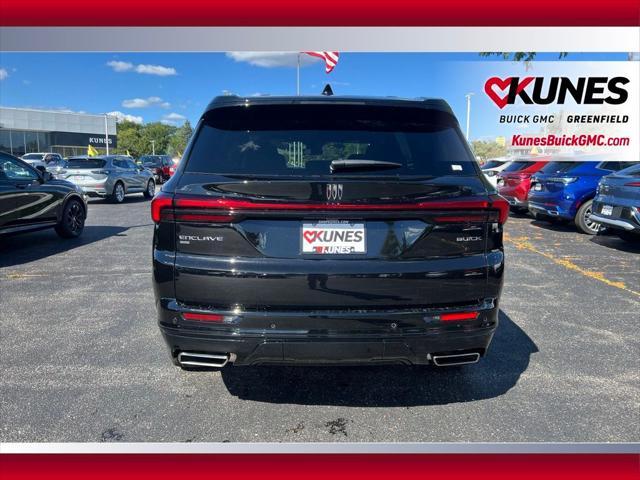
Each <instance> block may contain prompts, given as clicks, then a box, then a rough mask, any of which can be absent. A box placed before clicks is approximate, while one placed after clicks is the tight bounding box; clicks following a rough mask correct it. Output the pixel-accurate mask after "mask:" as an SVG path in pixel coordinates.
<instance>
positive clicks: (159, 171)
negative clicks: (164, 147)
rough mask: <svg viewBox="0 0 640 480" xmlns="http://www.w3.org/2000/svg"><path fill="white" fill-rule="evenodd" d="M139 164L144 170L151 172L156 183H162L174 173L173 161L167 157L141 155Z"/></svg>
mask: <svg viewBox="0 0 640 480" xmlns="http://www.w3.org/2000/svg"><path fill="white" fill-rule="evenodd" d="M140 162H142V165H143V166H144V167H145V168H148V169H149V170H151V171H152V172H153V176H154V177H155V180H156V183H158V184H160V183H164V182H166V181H167V180H169V179H170V178H171V176H172V175H173V173H174V172H175V168H174V163H173V160H171V157H170V156H169V155H143V156H142V157H140Z"/></svg>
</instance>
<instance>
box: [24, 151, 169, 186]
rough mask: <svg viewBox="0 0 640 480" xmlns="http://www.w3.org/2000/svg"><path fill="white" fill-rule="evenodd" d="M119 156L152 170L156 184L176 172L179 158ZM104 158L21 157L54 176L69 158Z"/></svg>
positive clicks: (59, 173)
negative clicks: (135, 158)
mask: <svg viewBox="0 0 640 480" xmlns="http://www.w3.org/2000/svg"><path fill="white" fill-rule="evenodd" d="M117 156H118V157H119V158H123V159H126V160H130V161H131V162H133V163H134V164H136V165H139V166H143V167H144V168H147V169H149V170H151V172H152V173H153V178H154V181H155V183H156V185H159V184H161V183H164V182H166V181H167V180H169V179H170V178H171V176H172V175H173V174H174V173H175V171H176V168H177V160H176V159H173V158H172V157H171V156H170V155H143V156H141V157H140V158H139V159H138V160H134V158H133V157H131V156H130V155H117ZM88 158H102V156H99V157H95V156H94V157H90V156H89V155H76V156H72V157H68V158H62V155H60V154H59V153H47V152H41V153H27V154H26V155H23V156H22V157H21V159H22V160H24V161H25V162H27V163H28V164H29V165H31V166H32V167H35V168H38V169H40V170H43V169H44V170H46V171H48V172H51V173H52V174H53V176H54V177H58V176H59V175H61V174H63V173H64V170H65V169H66V167H67V164H68V162H69V160H78V159H88Z"/></svg>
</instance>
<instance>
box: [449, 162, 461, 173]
mask: <svg viewBox="0 0 640 480" xmlns="http://www.w3.org/2000/svg"><path fill="white" fill-rule="evenodd" d="M451 170H453V171H454V172H456V171H457V172H461V171H462V165H458V164H455V163H454V164H452V165H451Z"/></svg>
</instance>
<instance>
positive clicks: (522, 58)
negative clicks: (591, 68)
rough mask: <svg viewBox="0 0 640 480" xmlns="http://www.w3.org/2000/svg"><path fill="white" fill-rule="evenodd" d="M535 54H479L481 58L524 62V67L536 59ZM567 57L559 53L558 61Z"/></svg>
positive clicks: (565, 53) (564, 53)
mask: <svg viewBox="0 0 640 480" xmlns="http://www.w3.org/2000/svg"><path fill="white" fill-rule="evenodd" d="M536 53H537V52H481V53H480V56H481V57H491V56H497V57H502V59H503V60H513V61H514V62H524V64H525V65H529V64H530V63H531V62H533V60H534V59H535V58H536ZM567 55H568V53H567V52H560V54H559V55H558V58H559V59H562V58H564V57H566V56H567Z"/></svg>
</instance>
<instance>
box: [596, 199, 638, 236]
mask: <svg viewBox="0 0 640 480" xmlns="http://www.w3.org/2000/svg"><path fill="white" fill-rule="evenodd" d="M605 203H606V204H607V205H611V206H612V207H613V211H612V214H611V215H602V214H601V213H599V212H601V211H602V206H603V205H604V204H605ZM590 218H591V220H593V221H594V222H597V223H600V224H601V225H604V226H606V227H610V228H615V229H618V230H625V231H627V232H633V231H635V232H640V210H639V209H638V208H636V207H627V206H625V205H616V204H615V203H613V202H599V201H597V200H596V201H594V202H593V210H592V213H591V216H590Z"/></svg>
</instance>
